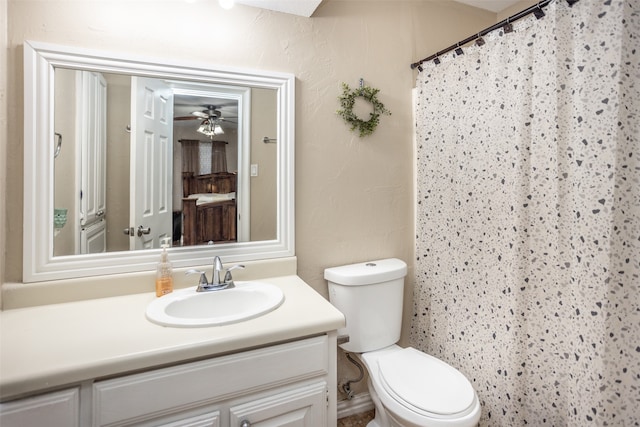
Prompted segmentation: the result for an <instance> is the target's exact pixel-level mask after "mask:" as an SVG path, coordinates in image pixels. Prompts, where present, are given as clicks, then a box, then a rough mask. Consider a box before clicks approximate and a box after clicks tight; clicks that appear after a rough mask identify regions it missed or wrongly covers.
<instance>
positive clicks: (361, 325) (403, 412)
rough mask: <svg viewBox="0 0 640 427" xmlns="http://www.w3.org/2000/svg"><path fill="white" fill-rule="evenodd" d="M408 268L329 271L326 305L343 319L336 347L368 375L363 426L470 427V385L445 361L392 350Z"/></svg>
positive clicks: (475, 410)
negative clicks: (371, 410) (368, 406)
mask: <svg viewBox="0 0 640 427" xmlns="http://www.w3.org/2000/svg"><path fill="white" fill-rule="evenodd" d="M406 274H407V265H406V264H405V263H404V262H403V261H401V260H399V259H395V258H392V259H384V260H380V261H372V262H367V263H361V264H352V265H345V266H342V267H335V268H328V269H326V270H325V271H324V278H325V279H326V280H327V281H328V282H329V300H330V301H331V303H332V304H333V305H334V306H335V307H336V308H338V310H340V311H341V312H342V313H343V314H344V316H345V318H346V325H347V326H346V327H345V328H343V329H340V330H339V331H338V334H339V335H348V336H349V342H347V343H345V344H341V345H340V346H341V347H342V348H343V349H344V350H345V351H348V352H353V353H356V354H358V355H359V357H360V359H361V360H362V361H363V362H364V364H365V366H366V368H367V370H368V372H369V393H370V395H371V398H372V400H373V402H374V404H375V408H376V411H375V412H376V415H375V419H374V420H373V421H371V422H370V423H369V424H368V425H367V427H390V426H392V427H445V426H446V427H472V426H475V425H477V423H478V420H479V419H480V402H479V401H478V396H477V395H476V393H475V391H474V390H473V387H472V386H471V383H470V382H469V380H467V378H466V377H465V376H464V375H463V374H462V373H461V372H459V371H458V370H456V369H455V368H453V367H452V366H450V365H448V364H446V363H445V362H443V361H441V360H439V359H437V358H435V357H433V356H430V355H428V354H426V353H423V352H421V351H418V350H416V349H414V348H411V347H408V348H402V347H399V346H398V345H396V342H397V341H398V340H399V339H400V328H401V323H402V301H403V288H404V277H405V276H406Z"/></svg>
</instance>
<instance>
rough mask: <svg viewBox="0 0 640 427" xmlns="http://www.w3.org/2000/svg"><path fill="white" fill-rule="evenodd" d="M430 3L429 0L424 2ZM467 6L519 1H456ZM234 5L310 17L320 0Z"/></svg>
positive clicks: (498, 6)
mask: <svg viewBox="0 0 640 427" xmlns="http://www.w3.org/2000/svg"><path fill="white" fill-rule="evenodd" d="M424 1H431V0H424ZM456 1H457V2H459V3H464V4H467V5H469V6H474V7H478V8H480V9H485V10H488V11H491V12H495V13H497V12H501V11H503V10H504V9H506V8H507V7H509V6H512V5H514V4H516V3H518V1H521V0H456ZM236 3H238V4H243V5H245V6H253V7H259V8H262V9H268V10H275V11H277V12H284V13H290V14H293V15H299V16H304V17H307V18H309V17H311V15H313V12H315V10H316V9H317V8H318V6H320V3H322V0H236Z"/></svg>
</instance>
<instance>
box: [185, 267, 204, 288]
mask: <svg viewBox="0 0 640 427" xmlns="http://www.w3.org/2000/svg"><path fill="white" fill-rule="evenodd" d="M184 274H185V275H187V276H190V275H192V274H199V275H200V280H199V281H198V286H199V287H200V286H207V285H208V284H209V281H208V280H207V275H206V273H205V272H204V271H202V270H195V269H190V270H187V271H185V272H184Z"/></svg>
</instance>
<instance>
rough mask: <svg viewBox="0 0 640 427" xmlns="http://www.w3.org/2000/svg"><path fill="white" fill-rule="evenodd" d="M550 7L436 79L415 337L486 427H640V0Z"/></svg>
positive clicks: (427, 136) (430, 78) (420, 123)
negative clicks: (466, 383) (462, 383)
mask: <svg viewBox="0 0 640 427" xmlns="http://www.w3.org/2000/svg"><path fill="white" fill-rule="evenodd" d="M545 12H546V16H545V17H543V18H542V19H539V20H537V19H536V18H535V17H534V16H533V15H532V16H530V17H527V18H524V19H523V20H521V21H518V22H516V23H515V24H514V32H512V33H509V34H503V32H502V31H496V32H494V33H492V34H490V35H488V36H486V37H485V41H486V44H485V45H484V46H482V47H476V46H474V47H472V48H468V49H465V52H464V54H463V55H458V56H456V55H455V54H451V55H446V56H443V57H440V60H441V63H440V64H439V65H435V64H433V63H428V64H427V63H425V64H423V68H424V71H422V72H421V73H420V74H419V76H418V80H417V85H416V86H417V92H418V95H417V101H416V124H417V135H416V138H417V145H418V148H417V162H418V165H417V171H418V177H417V180H418V183H417V187H418V191H417V214H416V215H417V216H416V227H417V243H416V258H417V259H416V268H415V274H416V288H415V298H414V300H415V307H414V310H415V312H414V314H415V315H414V320H413V323H412V327H411V341H412V345H413V346H415V347H417V348H419V349H421V350H423V351H426V352H428V353H430V354H432V355H434V356H436V357H439V358H441V359H443V360H445V361H447V362H448V363H450V364H451V365H453V366H454V367H456V368H458V369H459V370H460V371H462V372H463V373H464V374H465V375H466V376H467V377H468V378H469V379H470V381H471V382H472V384H473V386H474V387H475V389H476V391H477V393H478V395H479V398H480V400H481V402H482V411H483V413H482V418H481V425H482V426H509V427H511V426H521V425H534V426H538V425H549V426H576V427H577V426H580V427H582V426H588V425H594V426H595V425H597V426H605V425H609V426H637V425H639V424H640V159H639V157H640V115H639V114H640V113H639V110H640V38H639V37H640V16H639V15H640V1H638V0H581V1H579V2H578V3H576V4H574V5H573V6H572V7H570V6H569V5H568V4H567V2H566V1H564V0H557V1H555V2H552V3H551V4H550V5H549V6H548V7H547V8H545Z"/></svg>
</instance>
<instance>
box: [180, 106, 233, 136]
mask: <svg viewBox="0 0 640 427" xmlns="http://www.w3.org/2000/svg"><path fill="white" fill-rule="evenodd" d="M219 108H222V107H218V106H215V105H206V106H205V109H204V110H202V111H193V112H192V113H191V115H189V116H182V117H174V120H202V122H201V123H200V126H199V127H198V129H197V132H200V133H202V134H204V135H207V136H208V137H210V138H213V137H214V136H215V135H221V134H223V133H224V130H223V129H222V126H221V125H220V124H221V122H231V123H236V122H235V121H233V120H229V119H227V118H225V117H222V112H221V111H220V110H219Z"/></svg>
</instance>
